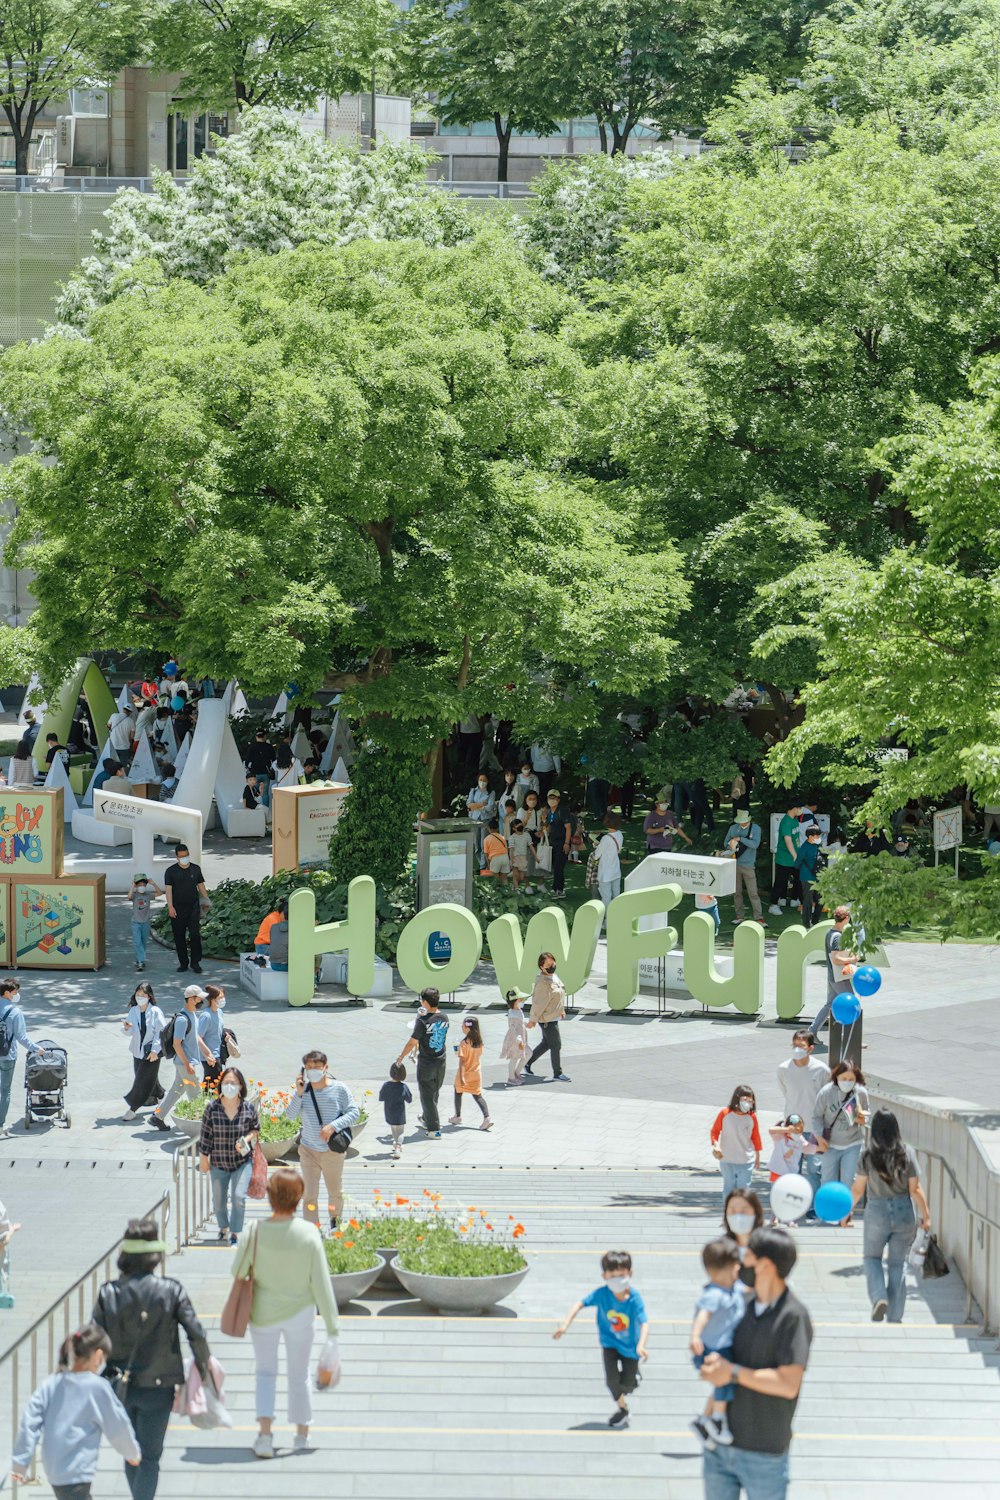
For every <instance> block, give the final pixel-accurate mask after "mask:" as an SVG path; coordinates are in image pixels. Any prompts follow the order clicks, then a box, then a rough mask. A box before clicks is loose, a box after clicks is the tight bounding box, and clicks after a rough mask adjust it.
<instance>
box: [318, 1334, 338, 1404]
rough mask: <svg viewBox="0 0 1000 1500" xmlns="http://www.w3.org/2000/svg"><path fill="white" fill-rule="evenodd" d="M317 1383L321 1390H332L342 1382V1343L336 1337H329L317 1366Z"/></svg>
mask: <svg viewBox="0 0 1000 1500" xmlns="http://www.w3.org/2000/svg"><path fill="white" fill-rule="evenodd" d="M316 1384H317V1385H318V1386H319V1388H320V1390H321V1391H332V1390H333V1388H334V1386H337V1385H339V1384H340V1345H339V1344H338V1342H337V1340H336V1339H335V1338H328V1339H327V1341H326V1343H325V1344H324V1345H323V1352H322V1354H321V1355H320V1357H319V1364H318V1365H317V1366H316Z"/></svg>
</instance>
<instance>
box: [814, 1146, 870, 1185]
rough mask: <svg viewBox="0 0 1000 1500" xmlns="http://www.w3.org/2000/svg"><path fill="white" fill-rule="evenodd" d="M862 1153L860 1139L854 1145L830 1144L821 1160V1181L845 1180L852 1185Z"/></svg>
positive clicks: (844, 1181)
mask: <svg viewBox="0 0 1000 1500" xmlns="http://www.w3.org/2000/svg"><path fill="white" fill-rule="evenodd" d="M860 1155H861V1142H860V1141H856V1142H855V1144H854V1145H853V1146H830V1147H829V1148H828V1149H827V1150H826V1151H824V1152H823V1156H822V1158H821V1160H820V1164H819V1177H820V1182H821V1183H824V1184H825V1183H828V1182H843V1183H846V1185H847V1186H848V1187H850V1186H851V1184H852V1183H853V1181H854V1179H855V1177H856V1176H857V1172H858V1158H859V1156H860Z"/></svg>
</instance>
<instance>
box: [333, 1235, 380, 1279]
mask: <svg viewBox="0 0 1000 1500" xmlns="http://www.w3.org/2000/svg"><path fill="white" fill-rule="evenodd" d="M323 1249H324V1250H325V1251H326V1263H327V1265H328V1266H329V1267H330V1274H331V1275H332V1276H343V1275H346V1274H347V1272H349V1271H367V1270H369V1269H370V1268H371V1267H372V1266H374V1265H376V1264H377V1262H378V1259H379V1256H378V1253H377V1251H375V1250H373V1249H372V1247H371V1246H370V1245H369V1244H367V1243H366V1242H365V1241H354V1240H351V1239H349V1238H348V1237H347V1236H346V1235H344V1236H343V1237H342V1238H341V1239H339V1240H338V1239H328V1240H324V1241H323Z"/></svg>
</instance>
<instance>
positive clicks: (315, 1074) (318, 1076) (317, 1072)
mask: <svg viewBox="0 0 1000 1500" xmlns="http://www.w3.org/2000/svg"><path fill="white" fill-rule="evenodd" d="M325 1077H326V1069H325V1068H306V1082H307V1083H319V1082H321V1080H322V1079H324V1078H325Z"/></svg>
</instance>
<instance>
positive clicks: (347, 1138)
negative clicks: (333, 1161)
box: [306, 1083, 354, 1156]
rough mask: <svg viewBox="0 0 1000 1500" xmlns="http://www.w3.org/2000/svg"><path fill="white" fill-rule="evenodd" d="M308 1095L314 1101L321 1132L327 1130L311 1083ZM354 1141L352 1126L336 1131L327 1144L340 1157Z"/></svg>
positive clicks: (307, 1090) (307, 1087)
mask: <svg viewBox="0 0 1000 1500" xmlns="http://www.w3.org/2000/svg"><path fill="white" fill-rule="evenodd" d="M306 1093H307V1094H308V1095H309V1097H310V1099H311V1100H312V1107H313V1109H314V1110H315V1111H316V1118H317V1120H318V1121H319V1128H320V1130H323V1129H324V1128H325V1127H324V1124H323V1116H322V1115H321V1114H320V1112H319V1104H318V1102H317V1099H316V1095H315V1094H314V1093H313V1086H312V1084H311V1083H307V1084H306ZM353 1139H354V1132H353V1131H352V1129H351V1127H350V1125H345V1126H344V1128H343V1130H338V1131H335V1132H334V1134H333V1135H331V1136H330V1139H329V1140H328V1141H327V1143H326V1144H327V1147H328V1149H329V1150H330V1151H336V1153H337V1155H338V1156H343V1155H344V1153H345V1151H346V1150H347V1148H348V1146H349V1145H350V1144H351V1142H352V1141H353Z"/></svg>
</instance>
